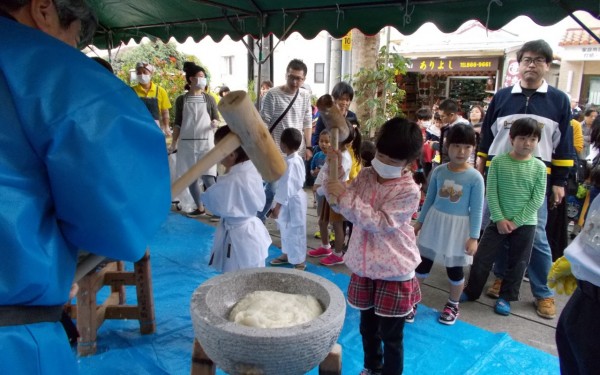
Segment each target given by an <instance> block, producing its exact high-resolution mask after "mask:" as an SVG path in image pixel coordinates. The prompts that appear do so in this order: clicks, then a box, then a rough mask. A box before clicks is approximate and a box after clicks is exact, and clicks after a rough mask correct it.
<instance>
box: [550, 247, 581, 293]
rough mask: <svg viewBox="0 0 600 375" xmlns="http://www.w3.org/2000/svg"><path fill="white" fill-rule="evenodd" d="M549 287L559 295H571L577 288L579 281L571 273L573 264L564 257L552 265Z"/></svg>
mask: <svg viewBox="0 0 600 375" xmlns="http://www.w3.org/2000/svg"><path fill="white" fill-rule="evenodd" d="M548 287H549V288H552V289H555V290H556V292H557V293H558V294H566V295H571V294H573V292H574V291H575V288H577V280H576V279H575V277H574V276H573V274H572V273H571V264H570V263H569V261H568V260H567V258H565V257H564V256H562V257H560V258H558V259H557V260H556V262H554V263H553V264H552V267H551V268H550V272H549V273H548Z"/></svg>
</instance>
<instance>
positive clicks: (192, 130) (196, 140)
mask: <svg viewBox="0 0 600 375" xmlns="http://www.w3.org/2000/svg"><path fill="white" fill-rule="evenodd" d="M181 122H182V124H181V130H180V133H179V142H178V145H177V174H178V175H182V174H183V173H185V172H187V170H188V169H190V168H191V167H192V166H193V165H194V164H196V162H197V161H198V160H200V159H201V158H202V157H203V156H204V155H205V154H206V153H207V152H208V151H210V150H211V149H212V148H213V147H215V135H214V131H213V129H212V127H211V126H210V123H211V119H210V115H209V113H208V110H207V106H206V98H205V97H204V95H198V96H195V95H194V96H192V95H186V96H185V97H184V99H183V116H182V121H181ZM202 175H209V176H215V177H216V176H217V166H216V165H214V166H212V167H211V168H210V169H209V170H207V171H206V172H204V173H203V174H202Z"/></svg>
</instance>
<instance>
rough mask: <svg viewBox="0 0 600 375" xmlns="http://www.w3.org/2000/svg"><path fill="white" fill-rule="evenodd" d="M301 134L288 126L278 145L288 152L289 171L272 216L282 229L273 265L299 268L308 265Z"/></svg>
mask: <svg viewBox="0 0 600 375" xmlns="http://www.w3.org/2000/svg"><path fill="white" fill-rule="evenodd" d="M301 144H302V134H301V133H300V131H299V130H298V129H295V128H287V129H285V130H284V131H283V133H281V141H280V144H279V147H281V151H282V152H283V153H285V154H286V159H285V161H286V163H287V170H286V171H285V174H284V175H283V176H282V177H281V179H280V180H279V182H278V185H277V186H278V188H277V193H276V194H275V199H274V201H275V206H273V209H272V210H271V217H272V218H274V219H275V220H277V224H278V226H279V231H280V232H281V251H282V252H283V254H282V255H281V256H280V257H278V258H275V259H273V260H272V261H271V265H274V266H277V265H282V264H288V263H289V264H292V265H294V268H296V269H298V270H304V269H305V268H306V207H307V203H306V193H305V192H304V190H303V189H302V187H303V186H304V180H305V178H306V170H305V167H304V160H303V159H302V157H301V156H300V155H299V154H298V149H299V148H300V145H301Z"/></svg>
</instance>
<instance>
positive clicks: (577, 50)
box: [563, 44, 600, 61]
mask: <svg viewBox="0 0 600 375" xmlns="http://www.w3.org/2000/svg"><path fill="white" fill-rule="evenodd" d="M563 55H564V56H563V58H564V59H567V60H574V61H598V60H600V46H599V45H597V44H595V45H591V46H577V47H568V48H565V53H564V54H563Z"/></svg>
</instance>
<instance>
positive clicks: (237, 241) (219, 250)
mask: <svg viewBox="0 0 600 375" xmlns="http://www.w3.org/2000/svg"><path fill="white" fill-rule="evenodd" d="M230 131H231V130H230V129H229V127H228V126H223V127H221V128H219V129H218V130H217V131H216V133H215V142H216V143H217V144H218V143H219V142H220V141H221V140H222V139H223V137H225V136H226V135H227V134H228V133H229V132H230ZM221 164H223V166H224V167H225V168H226V173H225V174H224V175H223V176H219V178H218V180H217V182H216V183H215V184H214V185H213V186H211V187H210V188H208V190H206V191H205V192H204V194H202V196H201V199H202V203H204V205H205V206H206V207H207V208H208V209H209V210H210V212H212V213H213V214H215V215H218V216H220V217H221V220H220V221H219V226H218V227H217V232H216V233H215V240H214V243H213V248H212V254H211V257H210V262H209V265H210V266H211V267H213V268H215V269H216V270H217V271H220V272H230V271H236V270H239V269H245V268H255V267H264V266H265V259H266V258H267V255H268V250H269V246H270V245H271V236H270V235H269V232H268V231H267V228H266V227H265V225H264V224H263V223H262V221H260V219H258V218H257V217H256V213H257V212H258V211H259V210H261V209H262V208H263V207H264V205H265V201H266V197H265V191H264V189H263V184H262V177H261V176H260V174H259V173H258V170H257V169H256V167H255V166H254V164H252V162H251V161H250V160H249V158H248V156H247V155H246V153H245V152H244V150H243V149H242V148H241V147H238V149H237V150H235V151H234V152H232V153H231V154H229V155H227V157H226V158H225V159H223V160H222V161H221Z"/></svg>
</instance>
